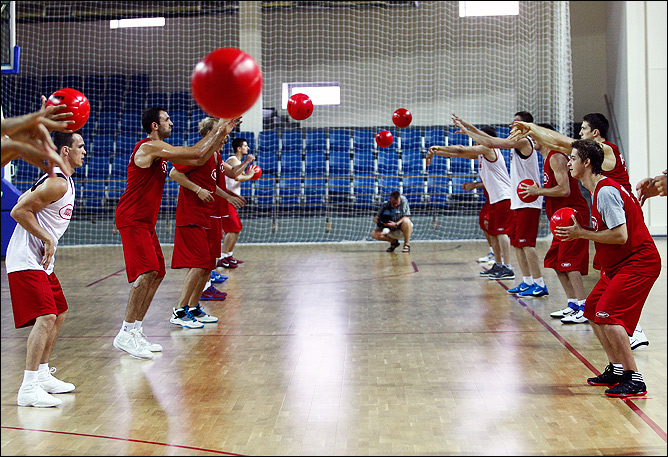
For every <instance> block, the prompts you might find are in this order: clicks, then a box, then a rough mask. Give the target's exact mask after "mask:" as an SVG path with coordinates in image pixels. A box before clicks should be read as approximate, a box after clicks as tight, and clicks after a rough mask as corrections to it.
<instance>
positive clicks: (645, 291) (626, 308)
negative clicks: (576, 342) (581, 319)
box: [584, 271, 658, 335]
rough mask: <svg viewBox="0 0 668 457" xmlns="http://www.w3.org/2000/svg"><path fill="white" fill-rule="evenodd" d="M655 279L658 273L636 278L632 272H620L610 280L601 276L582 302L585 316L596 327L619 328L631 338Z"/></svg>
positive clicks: (605, 276)
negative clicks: (606, 325)
mask: <svg viewBox="0 0 668 457" xmlns="http://www.w3.org/2000/svg"><path fill="white" fill-rule="evenodd" d="M657 278H658V274H657V275H656V276H638V275H637V274H635V273H633V272H632V271H630V272H626V271H624V272H619V273H617V274H616V275H615V276H614V277H613V278H612V279H610V278H608V276H607V275H606V274H605V273H601V279H599V280H598V282H597V283H596V285H595V286H594V289H593V290H592V291H591V293H590V294H589V296H588V297H587V301H586V302H585V310H584V315H585V317H586V318H587V319H589V320H590V321H593V322H596V323H597V324H612V325H621V326H623V327H624V328H625V329H626V333H628V334H629V335H632V334H633V331H634V330H635V328H636V326H637V325H638V321H639V320H640V313H641V311H642V309H643V306H644V305H645V300H647V296H648V295H649V291H650V290H651V289H652V286H653V285H654V282H655V281H656V279H657Z"/></svg>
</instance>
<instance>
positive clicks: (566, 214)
mask: <svg viewBox="0 0 668 457" xmlns="http://www.w3.org/2000/svg"><path fill="white" fill-rule="evenodd" d="M576 214H577V211H575V210H574V209H573V208H569V207H568V206H566V207H564V208H560V209H558V210H557V211H555V212H554V214H553V215H552V217H551V218H550V231H551V232H552V234H553V235H554V236H556V237H557V238H559V237H558V236H557V232H556V229H557V227H570V226H571V225H573V216H575V215H576Z"/></svg>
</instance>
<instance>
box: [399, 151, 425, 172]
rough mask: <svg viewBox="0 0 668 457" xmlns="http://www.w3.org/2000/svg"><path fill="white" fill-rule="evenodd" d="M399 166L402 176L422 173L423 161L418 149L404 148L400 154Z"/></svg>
mask: <svg viewBox="0 0 668 457" xmlns="http://www.w3.org/2000/svg"><path fill="white" fill-rule="evenodd" d="M401 168H402V171H403V175H404V176H414V175H424V161H423V159H422V153H421V152H420V150H419V149H404V151H403V153H402V154H401Z"/></svg>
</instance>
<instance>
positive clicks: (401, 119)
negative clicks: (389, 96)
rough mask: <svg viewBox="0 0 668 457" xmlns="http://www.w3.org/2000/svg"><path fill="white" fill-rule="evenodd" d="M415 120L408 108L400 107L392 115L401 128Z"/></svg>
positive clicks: (395, 123)
mask: <svg viewBox="0 0 668 457" xmlns="http://www.w3.org/2000/svg"><path fill="white" fill-rule="evenodd" d="M411 121H413V115H412V114H411V112H410V111H408V110H407V109H406V108H399V109H398V110H396V111H395V112H394V114H393V115H392V122H394V125H396V126H397V127H399V128H400V129H404V128H406V127H408V126H409V125H410V124H411Z"/></svg>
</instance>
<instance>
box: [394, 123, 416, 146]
mask: <svg viewBox="0 0 668 457" xmlns="http://www.w3.org/2000/svg"><path fill="white" fill-rule="evenodd" d="M395 141H396V139H395ZM421 148H422V134H421V133H420V129H417V128H412V129H403V130H401V150H402V151H407V150H414V149H418V150H419V149H421Z"/></svg>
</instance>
